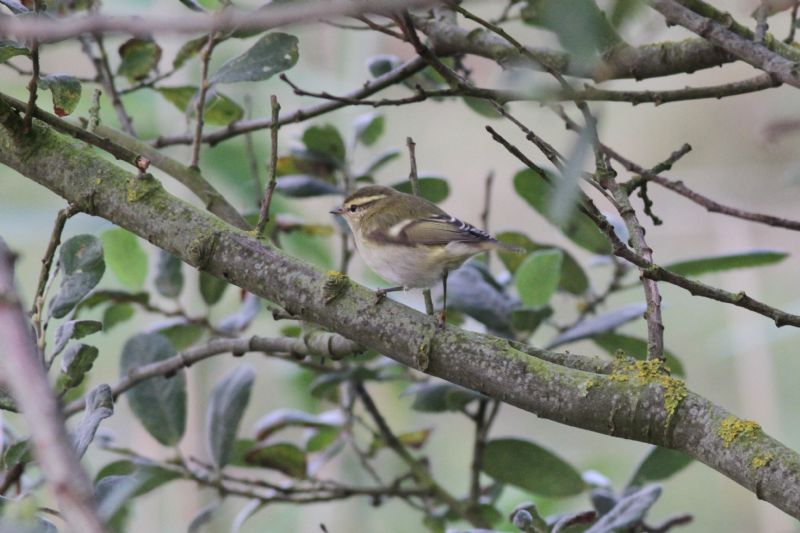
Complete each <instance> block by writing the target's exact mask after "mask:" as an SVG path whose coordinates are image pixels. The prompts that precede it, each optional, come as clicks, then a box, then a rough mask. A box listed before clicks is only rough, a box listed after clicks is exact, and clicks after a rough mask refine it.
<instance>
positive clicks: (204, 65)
mask: <svg viewBox="0 0 800 533" xmlns="http://www.w3.org/2000/svg"><path fill="white" fill-rule="evenodd" d="M216 43H217V40H216V39H215V37H214V32H211V33H209V34H208V40H207V41H206V44H205V46H203V50H202V51H201V52H200V88H199V90H198V92H197V100H196V101H195V103H194V120H195V126H194V138H193V139H192V159H191V161H190V163H189V166H190V167H194V168H198V167H199V165H198V163H199V162H200V144H201V143H202V139H203V123H204V118H203V110H204V109H205V105H206V95H207V94H208V89H209V82H208V64H209V62H210V61H211V52H213V51H214V46H215V45H216Z"/></svg>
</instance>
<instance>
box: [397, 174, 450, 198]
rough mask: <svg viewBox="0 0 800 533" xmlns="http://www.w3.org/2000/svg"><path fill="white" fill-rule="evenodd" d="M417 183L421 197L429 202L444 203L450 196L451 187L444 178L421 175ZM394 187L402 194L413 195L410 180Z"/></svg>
mask: <svg viewBox="0 0 800 533" xmlns="http://www.w3.org/2000/svg"><path fill="white" fill-rule="evenodd" d="M417 183H418V184H419V195H420V196H422V197H423V198H425V199H426V200H428V201H429V202H433V203H439V202H442V201H444V199H445V198H447V196H448V195H449V194H450V185H448V184H447V180H445V179H444V178H440V177H435V176H430V175H425V174H420V176H419V178H418V179H417ZM392 187H393V188H395V189H397V190H398V191H400V192H404V193H406V194H411V182H410V181H408V180H405V181H401V182H400V183H395V184H394V185H392Z"/></svg>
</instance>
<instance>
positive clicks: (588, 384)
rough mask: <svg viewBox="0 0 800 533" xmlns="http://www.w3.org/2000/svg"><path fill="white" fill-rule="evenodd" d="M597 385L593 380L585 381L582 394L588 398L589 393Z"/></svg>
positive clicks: (582, 384)
mask: <svg viewBox="0 0 800 533" xmlns="http://www.w3.org/2000/svg"><path fill="white" fill-rule="evenodd" d="M595 385H596V383H595V382H594V380H593V379H587V380H586V381H584V382H583V383H581V390H582V392H583V396H588V395H589V391H590V390H591V389H592V387H594V386H595Z"/></svg>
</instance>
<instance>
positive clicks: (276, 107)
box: [256, 94, 281, 238]
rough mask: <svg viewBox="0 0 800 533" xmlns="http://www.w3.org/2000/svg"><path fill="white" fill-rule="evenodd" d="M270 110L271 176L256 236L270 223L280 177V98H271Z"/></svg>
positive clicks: (262, 204) (259, 216) (265, 192)
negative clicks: (273, 198) (273, 195)
mask: <svg viewBox="0 0 800 533" xmlns="http://www.w3.org/2000/svg"><path fill="white" fill-rule="evenodd" d="M269 103H270V108H271V109H272V126H271V127H270V154H269V175H268V176H267V188H266V190H265V191H264V200H263V201H262V202H261V212H260V213H259V215H258V225H257V226H256V236H257V237H259V238H260V237H261V236H262V235H263V234H264V228H265V227H266V226H267V222H269V207H270V204H271V203H272V194H273V193H274V192H275V183H276V179H277V175H278V129H279V128H280V125H279V124H278V116H279V115H280V112H281V105H280V104H279V103H278V97H277V96H275V95H274V94H273V95H272V96H270V98H269Z"/></svg>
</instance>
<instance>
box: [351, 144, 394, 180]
mask: <svg viewBox="0 0 800 533" xmlns="http://www.w3.org/2000/svg"><path fill="white" fill-rule="evenodd" d="M401 153H402V152H401V151H400V150H398V149H397V148H392V149H391V150H387V151H385V152H383V153H381V154H378V155H377V156H375V158H374V159H373V160H372V161H370V162H369V163H367V165H366V166H365V167H364V168H363V169H362V170H361V171H360V172H359V173H358V177H365V176H371V175H372V174H374V173H375V172H377V171H378V170H380V169H381V168H382V167H383V166H385V165H386V164H388V163H390V162H391V161H394V160H395V159H397V158H398V157H400V154H401Z"/></svg>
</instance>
